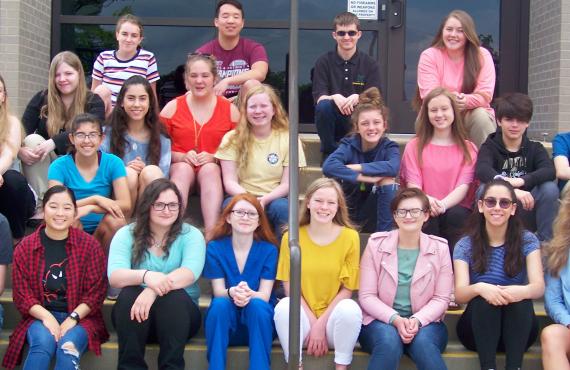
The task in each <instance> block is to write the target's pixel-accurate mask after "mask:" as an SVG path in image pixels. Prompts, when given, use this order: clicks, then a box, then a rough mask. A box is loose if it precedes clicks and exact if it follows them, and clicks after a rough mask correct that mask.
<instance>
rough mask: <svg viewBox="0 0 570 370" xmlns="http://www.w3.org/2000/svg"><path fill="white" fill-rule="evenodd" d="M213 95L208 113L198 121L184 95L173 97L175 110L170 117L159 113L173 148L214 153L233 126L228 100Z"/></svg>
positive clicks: (182, 150) (184, 151) (175, 150)
mask: <svg viewBox="0 0 570 370" xmlns="http://www.w3.org/2000/svg"><path fill="white" fill-rule="evenodd" d="M216 99H217V101H216V106H215V108H214V112H213V113H212V116H211V117H210V119H209V120H208V122H206V123H204V124H202V125H200V124H199V123H198V122H196V121H195V120H194V117H193V116H192V112H190V109H189V108H188V103H187V102H186V95H182V96H179V97H177V98H176V112H174V115H172V117H171V118H166V117H164V116H161V117H160V118H161V119H162V122H163V123H164V126H165V127H166V130H167V131H168V134H169V135H170V140H171V141H172V151H173V152H181V153H187V152H188V151H190V150H195V151H196V153H200V152H208V153H211V154H215V153H216V150H218V147H219V146H220V142H221V141H222V138H223V137H224V135H225V134H226V132H228V131H230V130H233V129H234V128H235V126H236V123H235V122H232V120H231V110H230V107H231V104H232V103H231V102H230V101H229V100H227V99H226V98H224V97H223V96H217V97H216Z"/></svg>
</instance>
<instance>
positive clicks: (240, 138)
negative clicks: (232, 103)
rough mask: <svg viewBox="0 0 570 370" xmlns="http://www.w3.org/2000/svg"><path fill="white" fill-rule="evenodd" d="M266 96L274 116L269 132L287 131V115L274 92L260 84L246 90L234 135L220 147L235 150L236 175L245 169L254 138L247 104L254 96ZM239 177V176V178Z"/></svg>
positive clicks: (269, 87) (267, 86)
mask: <svg viewBox="0 0 570 370" xmlns="http://www.w3.org/2000/svg"><path fill="white" fill-rule="evenodd" d="M259 94H266V95H267V96H268V97H269V100H270V101H271V104H272V105H273V110H274V111H275V114H274V115H273V118H272V119H271V130H276V131H288V130H289V119H288V118H287V113H286V112H285V109H284V108H283V105H282V104H281V100H280V99H279V97H278V96H277V93H276V92H275V90H274V89H273V88H272V87H271V86H269V85H266V84H261V85H260V86H256V87H254V88H251V89H250V90H248V92H247V94H246V95H245V98H244V99H243V101H242V103H241V105H240V113H241V114H240V119H239V122H238V124H237V126H236V128H235V130H234V135H232V136H231V138H230V140H228V141H227V142H226V143H225V144H223V145H222V146H221V148H220V149H222V150H223V149H226V148H231V147H233V148H235V151H236V153H238V158H237V160H236V164H237V170H238V174H240V175H241V174H242V172H243V171H244V170H245V167H246V166H247V164H248V163H249V154H250V153H251V150H252V147H253V143H254V140H255V138H254V136H253V133H252V127H251V123H250V122H249V121H248V119H247V104H248V101H249V99H250V98H251V97H252V96H254V95H259ZM240 177H241V176H240Z"/></svg>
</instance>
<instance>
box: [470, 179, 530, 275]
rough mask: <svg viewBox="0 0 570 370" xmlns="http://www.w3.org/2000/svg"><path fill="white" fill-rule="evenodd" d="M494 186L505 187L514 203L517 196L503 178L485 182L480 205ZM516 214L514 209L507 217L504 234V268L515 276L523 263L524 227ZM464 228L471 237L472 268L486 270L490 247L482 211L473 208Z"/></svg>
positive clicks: (480, 271) (479, 271) (479, 200)
mask: <svg viewBox="0 0 570 370" xmlns="http://www.w3.org/2000/svg"><path fill="white" fill-rule="evenodd" d="M494 186H502V187H505V188H506V189H507V190H508V191H509V194H510V198H511V201H512V202H513V205H515V204H516V202H517V197H516V194H515V190H514V188H513V186H512V185H511V184H510V183H508V182H507V181H505V180H501V179H496V180H492V181H489V182H488V183H487V184H485V187H484V188H483V191H482V192H481V195H480V197H479V199H478V203H479V204H480V205H481V204H482V203H483V199H485V195H487V192H488V191H489V189H491V188H492V187H494ZM518 214H519V212H516V211H515V214H514V215H512V216H510V217H509V220H508V224H507V231H506V234H505V262H504V270H505V273H506V274H507V276H509V277H513V276H516V275H517V274H518V273H519V272H521V271H522V268H523V265H524V258H523V252H522V244H523V232H524V228H523V224H522V222H521V220H520V217H519V215H518ZM466 230H468V232H467V235H468V236H469V238H470V239H471V244H472V248H471V251H472V261H473V270H474V271H476V272H478V273H480V274H482V273H484V272H485V271H487V263H488V262H489V256H490V253H491V248H492V247H491V246H490V245H489V234H488V233H487V227H486V220H485V216H484V215H483V213H482V212H479V211H478V210H477V209H474V210H473V213H471V216H470V218H469V220H468V222H467V228H466Z"/></svg>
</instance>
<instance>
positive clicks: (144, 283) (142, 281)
mask: <svg viewBox="0 0 570 370" xmlns="http://www.w3.org/2000/svg"><path fill="white" fill-rule="evenodd" d="M149 271H150V270H145V272H144V274H143V279H142V283H143V284H146V283H145V282H144V278H145V276H146V273H147V272H149Z"/></svg>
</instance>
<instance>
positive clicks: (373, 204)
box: [342, 181, 399, 232]
mask: <svg viewBox="0 0 570 370" xmlns="http://www.w3.org/2000/svg"><path fill="white" fill-rule="evenodd" d="M398 188H399V185H398V184H388V185H382V186H376V187H375V188H374V190H373V187H372V186H371V185H366V186H365V187H364V189H362V188H361V184H360V183H356V184H354V183H349V182H347V181H343V182H342V190H343V191H344V194H345V196H346V203H347V205H348V210H349V213H350V219H351V220H352V221H353V222H354V223H355V224H357V225H358V226H359V227H360V228H361V229H360V230H361V231H363V232H376V231H390V230H392V229H393V228H394V219H393V218H392V210H391V209H390V204H391V203H392V199H394V195H396V192H397V191H398ZM374 215H375V216H376V217H374ZM373 218H375V221H376V223H375V224H374V223H372V224H371V223H370V221H371V219H373Z"/></svg>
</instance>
